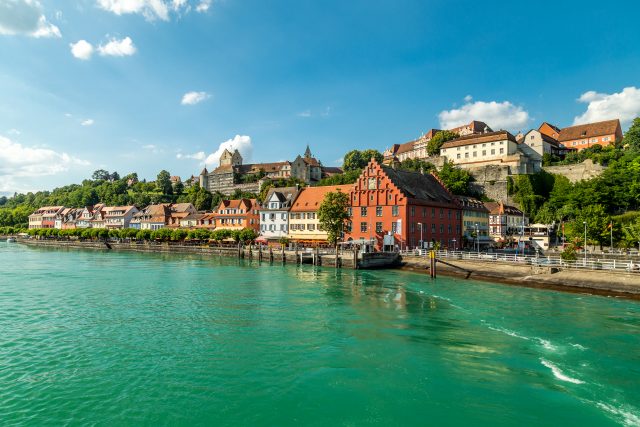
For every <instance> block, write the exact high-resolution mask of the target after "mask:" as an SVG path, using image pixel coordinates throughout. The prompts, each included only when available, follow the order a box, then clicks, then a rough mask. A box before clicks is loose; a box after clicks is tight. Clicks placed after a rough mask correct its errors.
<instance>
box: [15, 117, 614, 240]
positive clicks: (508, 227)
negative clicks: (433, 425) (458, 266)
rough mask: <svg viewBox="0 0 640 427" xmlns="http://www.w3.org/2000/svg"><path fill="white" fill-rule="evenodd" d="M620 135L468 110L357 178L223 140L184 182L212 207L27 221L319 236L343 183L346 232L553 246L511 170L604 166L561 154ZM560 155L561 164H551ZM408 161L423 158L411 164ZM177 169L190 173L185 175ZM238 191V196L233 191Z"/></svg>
mask: <svg viewBox="0 0 640 427" xmlns="http://www.w3.org/2000/svg"><path fill="white" fill-rule="evenodd" d="M622 139H623V134H622V130H621V126H620V121H619V120H608V121H604V122H599V123H590V124H584V125H577V126H570V127H566V128H562V129H561V128H559V127H557V126H555V125H553V124H550V123H547V122H543V123H542V124H541V125H540V126H539V127H538V128H537V129H531V130H529V131H528V132H526V133H519V134H517V135H512V134H511V133H510V132H508V131H506V130H497V131H494V130H493V129H492V128H491V127H490V126H489V125H488V124H486V123H483V122H481V121H472V122H470V123H469V124H467V125H464V126H460V127H457V128H454V129H448V130H439V129H431V130H429V131H428V132H427V133H424V134H423V135H421V136H420V137H419V138H417V139H415V140H413V141H409V142H406V143H402V144H394V145H392V146H391V147H389V148H388V149H386V150H385V151H384V152H383V153H377V154H378V156H377V158H376V156H372V158H370V159H365V160H364V162H363V163H362V164H361V165H360V168H359V169H357V170H356V171H357V173H358V175H355V176H354V177H353V179H351V180H349V181H350V182H343V181H345V179H344V176H345V174H346V173H347V171H346V170H343V169H342V168H338V167H326V166H324V165H323V164H322V163H321V162H320V161H319V160H318V159H317V158H315V157H314V156H313V154H312V152H311V149H310V148H309V146H307V147H306V150H305V152H304V154H303V155H298V156H297V157H296V158H295V159H294V160H293V161H283V162H276V163H252V164H244V163H243V158H242V156H241V154H240V153H239V151H238V150H234V151H233V152H231V151H230V150H224V152H223V153H222V155H221V156H220V159H219V164H218V165H217V167H215V168H212V170H211V171H209V170H208V169H207V168H206V167H205V168H204V169H203V170H202V172H200V174H199V175H198V176H191V177H190V178H189V179H187V180H185V182H184V186H185V187H187V188H194V187H199V188H200V189H205V190H207V191H208V192H210V193H217V194H220V195H222V196H221V197H220V200H219V203H217V204H216V205H215V206H212V208H211V209H204V210H203V209H201V210H198V209H197V208H196V206H195V205H194V203H188V202H187V203H156V204H149V205H148V206H136V205H133V204H132V205H129V206H106V205H104V204H103V203H98V204H95V205H93V206H84V207H65V206H42V207H40V208H39V209H37V210H36V211H35V212H33V213H32V214H31V215H29V219H28V221H29V223H28V227H29V229H32V230H35V229H51V228H54V229H59V230H66V229H89V228H91V229H93V228H95V229H107V230H112V229H133V230H150V231H156V230H159V229H165V228H166V229H185V230H195V229H205V230H209V231H212V230H232V231H233V230H245V229H250V230H253V231H254V232H255V236H257V241H258V242H261V243H264V244H270V243H278V244H281V243H283V242H295V243H297V244H300V245H311V246H313V245H322V244H323V243H326V241H327V237H328V235H327V231H325V230H324V229H323V226H322V224H321V222H320V219H319V215H318V211H319V209H320V206H321V204H322V202H323V200H324V198H325V196H326V195H327V194H328V193H331V192H338V191H339V192H342V193H345V194H347V195H348V200H349V206H348V208H347V210H348V220H347V221H345V224H344V229H343V233H342V236H341V239H342V241H344V242H352V243H358V244H362V245H369V246H371V247H373V248H374V249H375V250H384V249H387V250H388V249H390V248H391V249H392V250H397V249H405V248H406V249H412V248H427V247H433V246H434V245H437V246H438V247H441V248H446V249H449V250H458V249H472V250H478V251H480V250H486V249H488V248H509V247H512V248H522V249H523V250H524V249H528V250H536V251H545V250H548V249H550V248H552V247H554V246H557V245H562V244H564V243H566V238H565V237H564V224H560V223H559V222H556V221H553V222H547V223H530V218H529V215H528V214H527V212H525V211H526V209H524V207H523V206H520V204H519V203H517V202H515V201H514V200H513V198H512V197H510V194H509V190H508V187H509V182H510V181H511V182H513V179H514V177H518V176H523V175H532V174H536V173H539V172H540V171H541V170H542V169H543V166H544V168H545V169H547V170H552V169H553V170H554V172H553V173H557V174H560V175H565V176H566V177H567V179H568V180H569V181H572V182H575V181H579V180H581V179H584V178H589V177H592V176H596V175H597V174H598V173H599V172H600V170H599V169H598V166H599V165H594V164H593V163H588V162H585V163H583V164H575V165H573V167H572V168H566V167H564V166H562V165H561V163H562V161H563V159H565V158H567V156H572V155H573V156H575V155H577V154H576V153H580V152H581V151H583V150H593V147H596V146H598V147H599V148H598V150H600V148H605V147H613V146H618V145H620V143H621V141H622ZM371 151H374V150H371ZM554 162H555V163H558V164H560V165H559V166H553V164H554ZM407 164H412V165H414V166H415V165H416V164H417V165H419V167H413V170H411V168H407V167H403V165H407ZM343 166H344V168H345V169H346V168H347V165H346V164H345V165H343ZM444 167H449V168H452V167H453V168H454V169H459V170H460V169H461V170H465V171H466V172H465V173H468V175H469V176H470V180H471V181H470V182H468V188H465V189H464V191H457V190H456V189H452V188H449V187H451V185H447V183H446V182H445V181H446V180H445V179H444V178H443V176H441V175H444V171H442V168H444ZM554 168H555V169H554ZM589 174H593V175H589ZM171 181H172V184H173V185H176V184H177V183H179V184H180V185H183V184H182V180H181V179H180V178H179V177H175V176H173V177H171ZM323 183H328V184H327V185H322V184H323ZM261 190H262V197H259V196H258V194H260V192H261ZM233 194H236V195H238V194H240V195H242V197H237V198H232V197H230V196H231V195H233ZM245 195H247V197H244V196H245ZM585 227H586V226H585Z"/></svg>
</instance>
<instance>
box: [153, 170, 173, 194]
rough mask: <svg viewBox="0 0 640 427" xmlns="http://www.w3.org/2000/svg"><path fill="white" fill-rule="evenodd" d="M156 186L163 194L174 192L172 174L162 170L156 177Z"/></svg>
mask: <svg viewBox="0 0 640 427" xmlns="http://www.w3.org/2000/svg"><path fill="white" fill-rule="evenodd" d="M156 188H157V189H158V191H159V192H160V193H162V194H173V187H172V186H171V174H170V173H169V172H167V171H166V170H162V171H160V173H159V174H158V177H157V178H156Z"/></svg>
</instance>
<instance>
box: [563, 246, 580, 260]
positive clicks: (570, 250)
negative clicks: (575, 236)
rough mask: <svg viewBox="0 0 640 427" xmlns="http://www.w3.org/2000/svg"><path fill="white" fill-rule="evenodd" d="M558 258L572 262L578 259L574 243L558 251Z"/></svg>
mask: <svg viewBox="0 0 640 427" xmlns="http://www.w3.org/2000/svg"><path fill="white" fill-rule="evenodd" d="M560 258H561V259H562V260H563V261H567V262H573V261H575V260H577V259H578V254H577V252H576V248H575V246H574V245H569V246H567V247H566V248H564V250H563V251H562V252H561V253H560Z"/></svg>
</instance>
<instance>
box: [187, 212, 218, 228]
mask: <svg viewBox="0 0 640 427" xmlns="http://www.w3.org/2000/svg"><path fill="white" fill-rule="evenodd" d="M206 215H207V213H205V212H196V213H191V214H189V215H187V216H185V217H184V218H181V219H180V227H181V228H197V227H198V221H200V220H202V218H204V217H205V216H206ZM211 224H212V225H213V218H212V221H211Z"/></svg>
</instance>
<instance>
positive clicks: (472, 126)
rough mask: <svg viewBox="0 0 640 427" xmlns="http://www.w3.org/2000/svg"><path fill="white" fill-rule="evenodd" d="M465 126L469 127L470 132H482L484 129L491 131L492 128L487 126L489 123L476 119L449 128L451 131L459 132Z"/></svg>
mask: <svg viewBox="0 0 640 427" xmlns="http://www.w3.org/2000/svg"><path fill="white" fill-rule="evenodd" d="M465 128H469V130H470V131H471V132H472V133H483V132H485V131H487V132H493V130H492V129H491V128H490V127H489V125H487V124H486V123H485V122H481V121H478V120H472V121H471V122H470V123H467V124H464V125H460V126H457V127H454V128H453V129H449V130H450V131H451V132H455V133H460V131H462V130H463V129H465Z"/></svg>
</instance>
